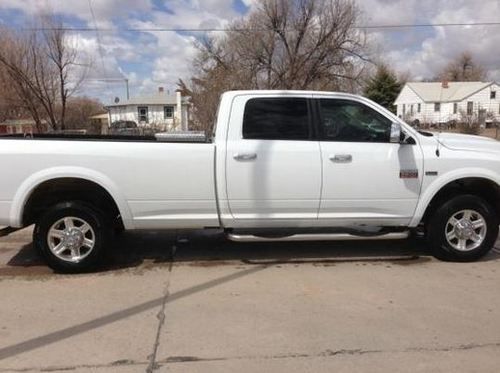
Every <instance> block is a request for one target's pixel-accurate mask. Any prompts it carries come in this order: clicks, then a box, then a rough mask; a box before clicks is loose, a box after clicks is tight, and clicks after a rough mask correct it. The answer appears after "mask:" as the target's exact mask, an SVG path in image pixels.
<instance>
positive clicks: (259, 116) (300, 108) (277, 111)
mask: <svg viewBox="0 0 500 373" xmlns="http://www.w3.org/2000/svg"><path fill="white" fill-rule="evenodd" d="M309 134H310V131H309V116H308V110H307V99H305V98H286V97H285V98H254V99H251V100H249V101H248V102H247V104H246V106H245V114H244V117H243V138H244V139H261V140H308V139H309Z"/></svg>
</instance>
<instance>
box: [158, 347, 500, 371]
mask: <svg viewBox="0 0 500 373" xmlns="http://www.w3.org/2000/svg"><path fill="white" fill-rule="evenodd" d="M488 347H494V348H497V347H500V343H483V344H480V343H471V344H462V345H455V346H442V347H409V348H406V349H401V350H397V349H394V350H375V349H374V350H365V349H339V350H331V349H327V350H323V351H320V352H317V353H282V354H275V355H252V356H227V357H222V356H214V357H197V356H170V357H168V358H166V359H164V360H161V361H158V365H160V366H161V365H164V364H179V363H183V364H186V363H194V362H210V361H230V360H280V359H308V358H336V357H339V356H361V355H365V354H392V353H412V352H450V351H467V350H475V349H481V348H488Z"/></svg>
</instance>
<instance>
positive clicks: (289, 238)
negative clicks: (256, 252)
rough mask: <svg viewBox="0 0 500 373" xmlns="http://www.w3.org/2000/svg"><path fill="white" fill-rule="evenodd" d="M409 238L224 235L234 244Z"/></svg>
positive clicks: (401, 234)
mask: <svg viewBox="0 0 500 373" xmlns="http://www.w3.org/2000/svg"><path fill="white" fill-rule="evenodd" d="M409 236H410V232H409V231H404V232H394V233H386V234H381V235H376V236H356V235H353V234H349V233H319V234H293V235H290V236H284V237H260V236H254V235H244V234H233V233H228V234H226V237H227V238H228V239H229V240H231V241H234V242H273V241H275V242H287V241H365V240H366V241H370V240H371V241H374V240H404V239H406V238H408V237H409Z"/></svg>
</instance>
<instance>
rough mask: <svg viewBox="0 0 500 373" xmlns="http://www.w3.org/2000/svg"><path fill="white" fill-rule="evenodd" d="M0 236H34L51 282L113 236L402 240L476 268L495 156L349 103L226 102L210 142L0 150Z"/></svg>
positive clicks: (40, 138) (493, 147)
mask: <svg viewBox="0 0 500 373" xmlns="http://www.w3.org/2000/svg"><path fill="white" fill-rule="evenodd" d="M0 170H1V178H0V225H3V226H9V228H7V230H4V231H3V232H4V233H8V232H9V231H12V230H13V229H17V228H22V227H25V226H28V225H31V224H35V229H34V233H33V238H34V245H35V247H36V248H37V249H38V250H39V251H40V252H41V254H42V255H43V257H44V258H45V259H46V261H47V263H48V264H49V265H50V266H51V267H52V268H54V269H55V270H57V271H64V272H78V271H83V270H88V269H89V268H92V267H93V266H95V265H96V264H97V263H98V262H99V261H101V259H102V257H103V253H104V251H105V250H106V248H107V247H108V246H109V245H110V240H111V238H112V233H113V231H114V230H115V229H116V228H117V227H121V228H123V229H125V230H141V229H155V230H159V229H203V228H219V229H223V230H224V232H225V233H226V234H227V237H228V238H229V239H231V240H235V241H264V240H288V241H294V240H348V239H349V240H351V239H364V240H366V239H404V238H406V237H408V234H409V231H410V230H412V229H415V228H417V227H422V228H423V230H424V232H425V235H426V237H427V238H428V240H429V245H430V247H431V248H432V250H433V252H434V254H435V255H436V256H437V257H438V258H441V259H444V260H453V261H473V260H476V259H478V258H480V257H481V256H483V255H484V254H485V253H487V252H488V251H489V250H490V249H491V248H492V247H493V246H494V244H495V241H496V239H497V236H498V228H499V216H500V187H499V184H500V143H499V142H497V141H495V140H493V139H486V138H482V137H475V136H466V135H458V134H444V133H441V134H432V133H425V132H418V131H416V130H415V129H414V128H412V127H411V126H409V125H407V124H406V123H405V122H403V121H402V120H401V119H399V118H398V117H396V116H395V115H393V114H392V113H391V112H389V111H388V110H386V109H384V108H383V107H381V106H379V105H377V104H375V103H374V102H372V101H370V100H368V99H366V98H363V97H359V96H355V95H349V94H343V93H327V92H305V91H233V92H227V93H225V94H223V95H222V97H221V101H220V107H219V110H218V116H217V123H216V126H215V131H214V134H213V135H212V136H210V137H208V138H207V139H206V140H203V141H200V140H189V139H187V138H183V137H181V138H172V137H169V136H168V135H161V134H160V135H158V136H156V137H154V136H151V137H137V138H128V137H126V136H124V137H119V136H118V137H113V136H111V137H84V136H80V137H79V136H66V137H63V136H59V137H58V136H55V135H33V136H17V137H16V136H10V137H3V138H1V139H0Z"/></svg>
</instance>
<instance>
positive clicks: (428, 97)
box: [394, 81, 500, 124]
mask: <svg viewBox="0 0 500 373" xmlns="http://www.w3.org/2000/svg"><path fill="white" fill-rule="evenodd" d="M394 104H395V105H396V107H397V115H398V116H399V117H400V118H403V119H404V120H406V121H407V122H409V123H428V124H431V123H434V124H442V123H448V122H451V121H459V120H460V119H461V116H463V115H470V116H472V115H477V116H478V118H484V119H483V120H486V121H489V122H491V121H492V120H493V119H495V120H497V121H498V120H500V86H499V85H498V84H497V83H495V82H446V81H444V82H409V83H406V84H405V86H404V87H403V89H402V90H401V92H400V93H399V96H398V97H397V99H396V101H395V102H394Z"/></svg>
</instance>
